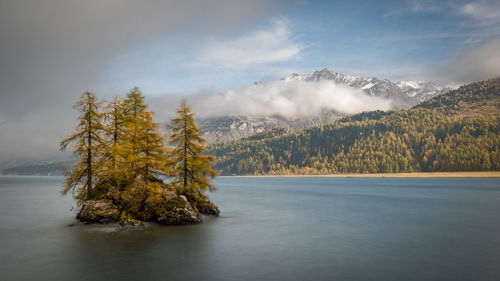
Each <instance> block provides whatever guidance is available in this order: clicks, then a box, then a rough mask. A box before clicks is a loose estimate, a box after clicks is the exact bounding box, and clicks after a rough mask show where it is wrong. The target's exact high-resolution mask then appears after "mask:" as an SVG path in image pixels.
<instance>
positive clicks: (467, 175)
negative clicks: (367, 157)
mask: <svg viewBox="0 0 500 281" xmlns="http://www.w3.org/2000/svg"><path fill="white" fill-rule="evenodd" d="M229 177H312V178H314V177H327V178H500V171H488V172H416V173H377V174H328V175H260V176H229Z"/></svg>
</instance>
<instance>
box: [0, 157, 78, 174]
mask: <svg viewBox="0 0 500 281" xmlns="http://www.w3.org/2000/svg"><path fill="white" fill-rule="evenodd" d="M74 163H75V160H64V161H51V162H40V163H37V164H31V165H21V166H17V167H14V168H9V169H5V170H2V171H1V174H2V175H37V176H60V175H62V173H63V171H69V170H70V169H71V166H72V165H73V164H74Z"/></svg>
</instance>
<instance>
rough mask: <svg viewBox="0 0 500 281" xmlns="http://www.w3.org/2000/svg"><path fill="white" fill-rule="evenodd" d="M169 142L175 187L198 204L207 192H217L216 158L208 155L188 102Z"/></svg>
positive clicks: (173, 119) (183, 102) (183, 105)
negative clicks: (214, 161)
mask: <svg viewBox="0 0 500 281" xmlns="http://www.w3.org/2000/svg"><path fill="white" fill-rule="evenodd" d="M171 123H172V124H171V126H170V127H169V129H170V130H171V134H170V136H169V143H170V144H171V145H172V146H173V147H172V149H171V151H170V159H169V163H170V167H171V173H172V174H171V175H172V176H173V180H172V181H171V184H172V185H173V186H174V187H175V188H176V189H177V192H178V193H179V194H182V195H185V196H186V197H187V198H188V200H189V201H190V202H192V203H194V204H195V205H196V204H197V203H198V202H201V201H203V200H206V195H205V194H204V192H205V190H206V189H209V190H210V191H213V190H215V189H216V188H215V186H214V185H213V184H212V183H211V181H210V179H211V178H214V177H215V176H216V175H217V172H216V171H215V170H213V169H212V168H211V164H212V162H213V160H214V157H213V156H209V155H204V154H203V152H204V151H205V146H204V145H203V143H204V142H205V140H204V139H203V138H202V137H201V136H200V130H199V128H198V126H197V124H196V123H195V119H194V113H193V112H192V111H191V107H190V106H189V105H187V104H186V101H185V100H183V101H182V102H181V106H180V107H179V108H178V109H177V117H174V118H172V119H171Z"/></svg>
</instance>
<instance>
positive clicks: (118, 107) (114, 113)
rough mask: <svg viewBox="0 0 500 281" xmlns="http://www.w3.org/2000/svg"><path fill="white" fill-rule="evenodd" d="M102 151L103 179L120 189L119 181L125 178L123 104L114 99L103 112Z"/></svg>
mask: <svg viewBox="0 0 500 281" xmlns="http://www.w3.org/2000/svg"><path fill="white" fill-rule="evenodd" d="M104 121H105V122H104V130H103V131H104V136H103V137H104V139H105V141H106V146H105V149H104V157H103V158H104V162H105V170H104V171H103V175H104V177H105V178H106V179H107V182H108V184H110V185H111V186H112V187H120V185H121V181H122V179H124V178H127V176H126V172H127V170H126V169H124V167H123V166H124V164H123V162H124V161H123V159H124V157H125V156H126V155H125V149H124V146H125V136H126V129H127V128H126V124H125V115H124V112H123V103H122V101H121V100H120V98H118V97H114V98H113V100H112V101H110V102H109V103H108V104H107V106H106V111H105V112H104Z"/></svg>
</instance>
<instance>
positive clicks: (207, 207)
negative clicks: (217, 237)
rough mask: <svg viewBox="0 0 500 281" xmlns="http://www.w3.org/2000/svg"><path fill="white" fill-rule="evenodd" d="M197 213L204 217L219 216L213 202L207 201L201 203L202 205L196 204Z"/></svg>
mask: <svg viewBox="0 0 500 281" xmlns="http://www.w3.org/2000/svg"><path fill="white" fill-rule="evenodd" d="M196 208H197V209H198V211H199V212H200V213H201V214H204V215H211V216H217V217H218V216H219V214H220V210H219V207H217V206H216V205H215V204H214V203H213V202H211V201H209V200H205V201H203V203H198V205H197V206H196Z"/></svg>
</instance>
